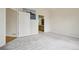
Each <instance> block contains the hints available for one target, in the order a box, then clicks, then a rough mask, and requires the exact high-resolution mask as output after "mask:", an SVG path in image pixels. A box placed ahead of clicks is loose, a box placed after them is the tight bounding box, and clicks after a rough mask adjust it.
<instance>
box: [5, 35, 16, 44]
mask: <svg viewBox="0 0 79 59" xmlns="http://www.w3.org/2000/svg"><path fill="white" fill-rule="evenodd" d="M15 38H16V37H11V36H6V43H8V42H10V41H12V40H14V39H15Z"/></svg>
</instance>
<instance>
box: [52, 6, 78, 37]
mask: <svg viewBox="0 0 79 59" xmlns="http://www.w3.org/2000/svg"><path fill="white" fill-rule="evenodd" d="M51 31H52V32H55V33H59V34H65V35H70V36H74V37H79V9H78V8H75V9H74V8H72V9H68V8H66V9H64V8H63V9H62V8H60V9H59V8H58V9H52V14H51Z"/></svg>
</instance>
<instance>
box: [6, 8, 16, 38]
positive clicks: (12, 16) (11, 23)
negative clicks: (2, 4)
mask: <svg viewBox="0 0 79 59" xmlns="http://www.w3.org/2000/svg"><path fill="white" fill-rule="evenodd" d="M6 35H7V36H15V37H16V35H17V12H16V11H15V10H13V9H10V8H6Z"/></svg>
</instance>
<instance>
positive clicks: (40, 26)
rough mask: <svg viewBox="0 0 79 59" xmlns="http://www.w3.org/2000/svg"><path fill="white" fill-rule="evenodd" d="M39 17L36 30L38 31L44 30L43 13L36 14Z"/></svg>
mask: <svg viewBox="0 0 79 59" xmlns="http://www.w3.org/2000/svg"><path fill="white" fill-rule="evenodd" d="M38 19H39V25H38V28H39V29H38V30H39V32H44V16H43V15H39V16H38Z"/></svg>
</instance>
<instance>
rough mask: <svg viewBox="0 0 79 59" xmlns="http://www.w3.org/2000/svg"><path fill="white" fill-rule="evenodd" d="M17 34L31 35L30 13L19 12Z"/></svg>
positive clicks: (20, 35)
mask: <svg viewBox="0 0 79 59" xmlns="http://www.w3.org/2000/svg"><path fill="white" fill-rule="evenodd" d="M18 20H19V21H18V25H19V29H18V36H19V37H23V36H28V35H31V30H30V13H25V12H19V18H18Z"/></svg>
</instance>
